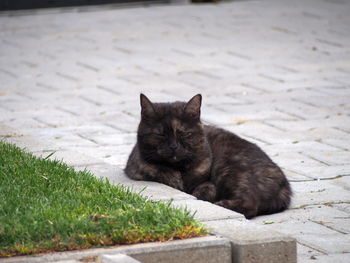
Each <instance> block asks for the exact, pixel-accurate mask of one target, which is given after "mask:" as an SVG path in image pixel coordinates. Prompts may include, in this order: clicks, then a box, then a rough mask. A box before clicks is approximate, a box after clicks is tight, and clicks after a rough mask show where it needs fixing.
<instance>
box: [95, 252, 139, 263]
mask: <svg viewBox="0 0 350 263" xmlns="http://www.w3.org/2000/svg"><path fill="white" fill-rule="evenodd" d="M97 263H141V261H138V260H136V259H134V258H132V257H130V256H127V255H124V254H116V255H100V256H99V257H98V258H97Z"/></svg>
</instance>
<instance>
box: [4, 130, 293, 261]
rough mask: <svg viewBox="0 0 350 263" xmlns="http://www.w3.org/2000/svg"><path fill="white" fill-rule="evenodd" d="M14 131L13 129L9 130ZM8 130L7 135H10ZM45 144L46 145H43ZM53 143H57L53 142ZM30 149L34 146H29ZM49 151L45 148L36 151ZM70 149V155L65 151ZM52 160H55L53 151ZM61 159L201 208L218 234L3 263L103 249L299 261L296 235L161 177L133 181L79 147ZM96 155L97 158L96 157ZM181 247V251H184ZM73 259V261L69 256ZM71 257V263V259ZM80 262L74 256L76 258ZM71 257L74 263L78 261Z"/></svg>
mask: <svg viewBox="0 0 350 263" xmlns="http://www.w3.org/2000/svg"><path fill="white" fill-rule="evenodd" d="M8 132H10V130H8ZM11 134H12V135H11V136H4V135H2V137H4V138H5V139H6V140H7V141H9V142H16V143H17V142H19V141H20V142H21V145H36V148H37V146H38V145H43V144H41V142H40V143H39V142H37V141H35V140H34V139H33V138H30V137H28V136H22V137H16V135H15V134H13V132H12V133H11ZM5 135H6V134H5ZM43 147H44V146H43ZM50 148H51V147H50ZM27 150H29V151H30V150H31V149H30V148H27ZM40 153H45V154H47V151H45V149H44V148H42V149H41V151H36V152H35V154H36V155H40ZM65 153H66V155H65ZM50 158H51V159H55V154H53V155H52V156H51V157H50ZM59 158H60V160H61V159H62V160H63V161H70V162H69V163H74V162H75V161H74V159H76V160H78V162H75V163H76V167H75V168H76V169H87V170H90V167H91V168H92V169H91V170H92V171H93V172H94V174H95V175H96V176H97V177H101V178H108V179H109V180H110V182H111V183H113V184H122V185H125V186H128V187H130V188H131V190H132V191H135V192H138V193H140V192H141V194H142V195H144V196H148V197H149V198H150V199H152V200H165V201H167V200H171V201H172V204H173V206H175V207H179V206H180V207H184V206H186V207H187V209H188V210H189V211H190V212H192V213H195V217H196V219H198V220H199V221H201V222H202V223H204V224H205V225H207V226H208V227H209V228H211V229H212V234H213V235H215V236H207V237H201V238H193V239H187V240H176V241H171V242H165V243H145V244H136V245H130V246H120V247H117V248H115V247H114V248H103V249H89V250H81V251H71V252H60V253H53V254H48V255H41V256H34V257H33V256H26V257H14V258H9V259H0V262H1V263H14V262H16V263H22V262H28V263H31V262H33V263H34V262H56V263H57V262H59V261H62V260H75V259H79V258H82V257H84V256H91V255H103V254H118V253H122V254H126V255H130V256H132V257H134V258H135V259H136V260H140V261H141V262H144V263H147V262H167V263H169V262H170V263H171V262H184V263H185V262H204V263H205V262H208V263H211V262H213V263H214V262H222V263H224V262H227V263H229V262H232V263H244V262H250V263H254V262H259V263H280V262H283V263H294V262H296V240H295V239H293V238H290V237H288V236H286V235H284V234H280V233H278V232H271V231H266V230H262V229H261V228H259V227H258V226H256V225H255V224H254V223H252V222H250V221H249V220H246V219H245V218H244V216H243V215H241V214H239V213H236V212H233V211H231V210H228V209H225V208H222V207H219V206H216V205H213V204H211V203H208V202H204V201H201V200H197V199H196V198H195V197H193V196H191V195H188V194H186V193H184V192H181V191H179V190H176V189H173V188H171V187H169V186H166V185H162V184H159V183H156V182H144V181H132V180H130V179H129V178H127V177H126V176H125V174H124V173H123V171H122V170H121V169H120V168H117V167H115V166H113V165H109V164H106V163H103V162H100V161H98V160H96V159H95V158H91V157H89V156H86V155H84V154H80V153H77V152H72V151H69V152H64V151H61V152H60V154H59ZM92 160H94V161H93V162H91V161H92ZM180 252H181V253H180ZM68 262H69V261H68ZM68 262H66V263H68ZM73 262H74V261H73ZM73 262H69V263H73Z"/></svg>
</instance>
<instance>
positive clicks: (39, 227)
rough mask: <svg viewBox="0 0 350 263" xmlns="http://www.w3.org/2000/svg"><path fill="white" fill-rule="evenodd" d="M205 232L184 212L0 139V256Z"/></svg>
mask: <svg viewBox="0 0 350 263" xmlns="http://www.w3.org/2000/svg"><path fill="white" fill-rule="evenodd" d="M206 233H207V231H206V230H205V228H204V227H203V226H202V225H201V224H200V223H198V222H196V221H195V220H194V219H193V215H192V214H190V213H189V212H188V211H187V210H184V209H174V208H171V207H170V203H169V202H168V203H162V202H155V201H150V200H147V198H145V197H142V196H141V195H139V194H135V193H132V192H131V191H129V190H128V189H127V188H125V187H122V186H115V185H112V184H110V183H109V182H108V181H104V180H102V179H97V178H95V177H94V176H93V175H92V174H91V173H90V172H88V171H79V172H77V171H75V170H74V169H73V168H71V167H69V166H67V165H66V164H64V163H62V162H60V161H52V160H48V159H46V160H45V159H42V158H37V157H35V156H33V155H32V154H30V153H26V152H24V151H23V150H22V149H20V148H18V147H16V146H15V145H13V144H9V143H6V142H3V141H0V257H7V256H14V255H27V254H36V253H42V252H49V251H65V250H74V249H83V248H90V247H100V246H109V245H117V244H131V243H138V242H151V241H167V240H172V239H183V238H189V237H195V236H201V235H205V234H206Z"/></svg>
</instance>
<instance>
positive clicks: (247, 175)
mask: <svg viewBox="0 0 350 263" xmlns="http://www.w3.org/2000/svg"><path fill="white" fill-rule="evenodd" d="M140 104H141V121H140V124H139V127H138V132H137V142H136V145H135V146H134V148H133V150H132V152H131V154H130V156H129V159H128V161H127V164H126V167H125V169H124V171H125V173H126V175H127V176H128V177H130V178H132V179H135V180H145V181H155V182H159V183H163V184H166V185H169V186H171V187H174V188H176V189H179V190H181V191H184V192H186V193H189V194H191V195H193V196H195V197H197V198H198V199H200V200H205V201H209V202H212V203H214V204H217V205H220V206H222V207H225V208H228V209H231V210H233V211H236V212H238V213H241V214H243V215H244V216H245V217H246V218H247V219H250V218H253V217H255V216H258V215H264V214H272V213H277V212H281V211H283V210H285V209H287V208H288V206H289V204H290V201H291V196H292V190H291V187H290V184H289V182H288V180H287V179H286V177H285V175H284V174H283V172H282V170H281V169H280V168H279V167H278V166H277V165H276V164H275V163H274V162H273V161H272V160H271V159H270V158H269V157H268V156H267V155H266V154H265V153H264V152H263V151H262V150H261V149H260V148H259V147H258V146H256V145H255V144H253V143H250V142H248V141H246V140H244V139H242V138H240V137H238V136H237V135H235V134H233V133H231V132H229V131H226V130H223V129H220V128H217V127H215V126H210V125H203V124H202V123H201V120H200V114H201V104H202V96H201V95H200V94H197V95H195V96H194V97H193V98H191V99H190V100H189V101H188V102H187V103H186V102H173V103H152V102H151V101H150V100H149V99H148V98H147V97H146V96H145V95H143V94H141V95H140Z"/></svg>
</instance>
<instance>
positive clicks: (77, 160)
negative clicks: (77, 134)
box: [49, 151, 102, 166]
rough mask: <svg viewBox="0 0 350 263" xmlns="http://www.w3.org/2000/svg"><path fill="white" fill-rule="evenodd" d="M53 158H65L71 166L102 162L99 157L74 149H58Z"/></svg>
mask: <svg viewBox="0 0 350 263" xmlns="http://www.w3.org/2000/svg"><path fill="white" fill-rule="evenodd" d="M49 159H51V160H63V161H64V162H65V163H66V164H68V165H70V166H86V165H92V164H101V163H102V161H100V160H99V159H95V158H92V157H90V156H87V155H85V154H81V153H78V152H73V151H57V152H55V153H54V154H53V155H52V156H50V158H49Z"/></svg>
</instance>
